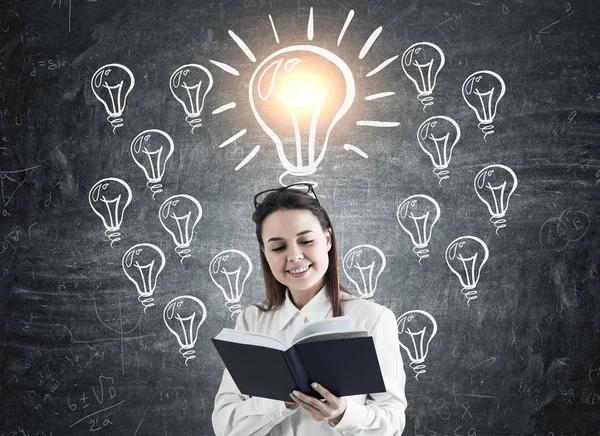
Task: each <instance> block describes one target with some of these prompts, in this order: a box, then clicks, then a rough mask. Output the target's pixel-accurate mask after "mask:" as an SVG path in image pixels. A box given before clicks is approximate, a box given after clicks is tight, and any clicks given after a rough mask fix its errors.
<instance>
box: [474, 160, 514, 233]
mask: <svg viewBox="0 0 600 436" xmlns="http://www.w3.org/2000/svg"><path fill="white" fill-rule="evenodd" d="M517 184H518V181H517V175H516V174H515V172H514V171H513V170H511V169H510V168H509V167H507V166H504V165H488V166H487V167H485V168H484V169H482V170H481V171H479V173H478V174H477V176H475V180H474V182H473V185H474V186H475V192H476V193H477V196H478V197H479V198H480V199H481V201H483V202H484V203H485V205H486V206H487V208H488V210H489V212H490V214H491V215H492V216H491V218H490V221H491V222H492V224H494V226H495V227H496V234H497V233H498V230H500V229H501V228H503V227H506V220H505V219H504V215H505V214H506V210H507V209H508V201H509V200H510V196H511V195H512V194H513V192H515V189H517Z"/></svg>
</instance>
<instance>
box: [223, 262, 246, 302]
mask: <svg viewBox="0 0 600 436" xmlns="http://www.w3.org/2000/svg"><path fill="white" fill-rule="evenodd" d="M241 269H242V268H241V267H239V268H238V269H236V270H235V271H226V270H225V268H223V269H222V270H221V272H222V273H223V274H224V275H225V277H226V278H227V284H228V285H229V293H230V295H229V296H227V295H225V299H226V300H227V301H231V302H237V301H239V300H240V294H239V281H240V271H241ZM232 276H233V277H235V279H234V280H233V281H232V280H231V277H232Z"/></svg>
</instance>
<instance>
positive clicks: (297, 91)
mask: <svg viewBox="0 0 600 436" xmlns="http://www.w3.org/2000/svg"><path fill="white" fill-rule="evenodd" d="M354 95H355V85H354V78H353V77H352V72H351V70H350V68H349V67H348V65H347V64H346V63H345V62H344V61H342V60H341V59H340V58H339V57H338V56H336V55H335V54H333V53H331V52H329V51H327V50H325V49H323V48H321V47H315V46H310V45H298V46H292V47H287V48H284V49H281V50H278V51H276V52H275V53H273V54H271V55H270V56H268V57H267V58H266V59H265V60H263V61H262V62H261V63H260V65H259V66H258V67H257V68H256V70H255V71H254V73H253V74H252V77H251V79H250V86H249V99H250V106H251V108H252V112H253V114H254V116H255V118H256V120H257V121H258V123H259V125H260V127H261V128H262V129H263V130H264V131H265V133H266V134H267V135H268V136H269V138H271V140H272V141H273V143H274V144H275V147H276V149H277V154H278V157H279V160H280V162H281V164H282V165H283V167H284V168H285V169H286V171H287V173H289V174H292V175H296V176H303V175H308V174H312V173H314V172H315V171H316V170H317V166H318V165H319V163H320V162H321V160H322V159H323V157H324V155H325V150H326V149H327V145H328V142H329V138H330V135H331V132H332V130H333V128H334V126H335V125H336V124H337V123H338V121H339V120H340V119H341V118H342V117H343V116H344V115H345V114H346V112H347V111H348V109H349V108H350V106H351V105H352V102H353V101H354Z"/></svg>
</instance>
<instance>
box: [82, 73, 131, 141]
mask: <svg viewBox="0 0 600 436" xmlns="http://www.w3.org/2000/svg"><path fill="white" fill-rule="evenodd" d="M134 85H135V77H134V76H133V73H132V72H131V70H130V69H129V68H127V67H126V66H125V65H121V64H107V65H104V66H103V67H100V68H99V69H98V71H96V72H95V73H94V75H93V76H92V91H93V92H94V95H95V96H96V98H97V99H98V100H100V102H101V103H102V104H103V105H104V108H105V109H106V112H107V113H108V118H107V121H108V122H109V123H110V124H111V125H112V127H113V133H115V131H116V130H117V127H122V126H123V118H121V117H122V115H123V111H124V110H125V103H126V102H127V96H128V95H129V93H130V92H131V90H132V89H133V86H134Z"/></svg>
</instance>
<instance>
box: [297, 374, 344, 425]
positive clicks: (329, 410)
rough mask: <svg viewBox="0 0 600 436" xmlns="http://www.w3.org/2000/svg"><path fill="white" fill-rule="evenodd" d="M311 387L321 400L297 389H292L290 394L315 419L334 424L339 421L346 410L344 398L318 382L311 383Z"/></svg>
mask: <svg viewBox="0 0 600 436" xmlns="http://www.w3.org/2000/svg"><path fill="white" fill-rule="evenodd" d="M312 387H313V389H314V390H315V391H317V392H318V393H320V394H321V396H322V397H323V398H324V399H323V400H318V399H316V398H314V397H311V396H309V395H305V394H303V393H302V392H299V391H294V392H293V393H292V394H290V396H291V397H292V399H293V400H294V402H295V403H296V404H298V405H299V406H300V407H302V408H303V409H304V410H306V411H307V412H308V414H309V415H310V416H311V418H312V419H314V420H315V421H324V420H328V421H329V422H330V423H331V424H334V425H336V424H337V423H339V422H340V421H341V419H342V417H343V416H344V412H345V411H346V399H345V398H338V397H336V396H335V395H333V394H332V393H331V392H329V391H328V390H327V389H325V388H324V387H323V386H321V385H320V384H318V383H313V384H312Z"/></svg>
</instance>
